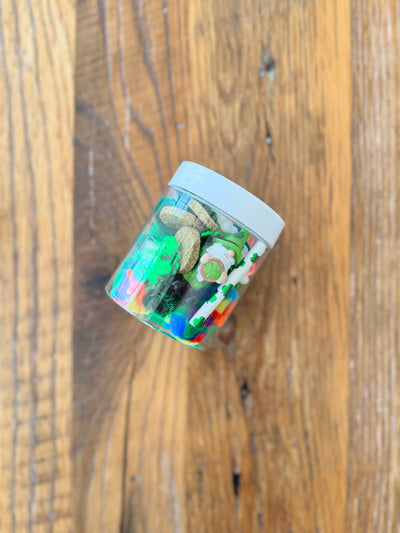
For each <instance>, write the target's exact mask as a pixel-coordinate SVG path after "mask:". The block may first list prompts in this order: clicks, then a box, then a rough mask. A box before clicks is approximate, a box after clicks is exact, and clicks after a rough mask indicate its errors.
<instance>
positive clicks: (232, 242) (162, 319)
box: [106, 161, 285, 348]
mask: <svg viewBox="0 0 400 533" xmlns="http://www.w3.org/2000/svg"><path fill="white" fill-rule="evenodd" d="M284 225H285V224H284V222H283V220H282V219H281V218H280V216H279V215H278V214H277V213H275V211H273V210H272V209H271V208H270V207H268V206H267V205H266V204H265V203H264V202H262V201H261V200H259V199H258V198H257V197H255V196H253V195H252V194H251V193H249V192H248V191H246V190H245V189H243V188H242V187H240V186H239V185H237V184H236V183H234V182H232V181H230V180H228V179H227V178H224V177H223V176H221V175H220V174H217V173H216V172H213V171H212V170H209V169H208V168H206V167H203V166H201V165H198V164H196V163H190V162H188V161H185V162H184V163H182V164H181V165H180V167H179V168H178V170H177V171H176V173H175V175H174V177H173V178H172V180H171V181H170V183H169V184H168V187H167V190H166V191H165V193H164V196H163V197H162V198H161V200H160V201H159V203H158V204H157V206H156V208H155V210H154V212H153V214H152V215H151V217H150V218H149V220H148V221H147V222H146V224H145V225H144V227H143V229H142V232H141V233H140V235H139V236H138V237H137V239H136V241H135V242H134V244H133V245H132V247H131V248H130V249H129V251H128V253H127V254H126V255H125V258H124V259H123V261H122V262H121V263H120V265H119V266H118V268H117V269H116V270H115V272H114V274H113V276H112V277H111V279H110V281H109V282H108V284H107V286H106V291H107V294H108V295H109V296H110V298H111V299H112V300H114V301H115V302H116V303H117V304H118V305H120V306H121V307H122V308H123V309H125V310H126V311H128V312H129V313H131V314H132V315H134V316H136V317H137V318H139V319H140V320H141V321H142V322H144V323H146V324H148V325H149V326H151V327H153V328H154V329H157V330H158V331H161V332H163V333H165V334H166V335H169V336H170V337H172V338H174V339H176V340H178V341H180V342H183V343H184V344H188V345H191V346H194V347H196V348H204V347H208V346H209V344H210V343H209V339H210V336H211V335H212V334H213V332H214V331H215V330H216V329H217V328H218V327H220V326H222V324H223V323H224V322H225V320H226V319H227V318H228V316H229V314H230V313H231V312H232V310H233V308H234V307H235V305H236V304H237V302H238V300H239V298H240V296H241V294H242V293H243V291H244V289H245V288H246V287H247V285H248V282H249V280H251V279H252V278H253V277H254V274H255V272H256V271H257V270H258V268H259V267H260V265H261V263H262V262H263V261H264V259H265V258H266V256H267V254H268V252H269V250H270V249H271V248H272V247H273V246H274V244H275V242H276V241H277V239H278V237H279V235H280V233H281V231H282V229H283V227H284Z"/></svg>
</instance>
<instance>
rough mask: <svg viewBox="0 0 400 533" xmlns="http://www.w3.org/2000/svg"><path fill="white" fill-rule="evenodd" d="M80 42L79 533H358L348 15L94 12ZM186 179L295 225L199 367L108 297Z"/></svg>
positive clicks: (167, 7)
mask: <svg viewBox="0 0 400 533" xmlns="http://www.w3.org/2000/svg"><path fill="white" fill-rule="evenodd" d="M77 31H78V41H77V43H78V44H77V47H78V50H79V53H78V58H77V76H76V83H77V89H76V93H77V120H76V124H77V147H76V158H75V165H76V188H75V205H76V214H77V216H76V226H75V227H76V233H75V239H76V254H75V269H76V283H75V295H76V299H75V373H74V397H75V401H76V408H75V420H76V424H75V431H74V442H75V448H74V449H75V481H74V483H75V486H76V487H77V491H76V499H75V511H76V526H75V527H76V529H77V530H79V531H101V530H104V531H116V530H118V529H119V530H120V531H163V532H164V531H165V532H168V531H196V532H198V531H265V530H278V531H279V530H280V531H290V530H292V531H316V530H319V531H324V532H329V531H335V532H336V531H338V528H339V529H341V530H343V529H344V525H345V508H346V505H345V503H346V502H345V498H346V481H347V468H346V467H347V462H346V461H347V455H346V454H347V438H348V427H347V401H348V381H347V378H348V364H349V356H348V354H349V346H348V341H349V331H348V324H349V302H348V297H347V296H348V286H349V227H350V218H349V215H350V184H351V154H350V136H349V131H350V116H351V115H350V105H351V88H350V80H351V70H350V67H351V65H350V12H349V8H348V5H347V4H346V3H345V2H344V1H343V0H338V1H336V2H332V3H322V4H320V5H318V6H316V5H315V4H308V3H307V4H298V3H296V4H288V5H282V4H278V3H273V4H271V3H270V4H268V5H267V3H265V4H263V3H262V2H250V1H249V2H240V3H239V2H234V3H232V2H227V1H226V0H221V1H219V2H212V3H211V2H200V1H193V2H190V3H179V2H178V3H175V4H172V3H168V2H167V1H166V0H164V1H163V2H162V1H161V0H160V1H158V0H149V1H148V2H146V3H144V2H139V1H134V2H133V3H131V2H125V1H122V2H119V3H117V4H113V3H107V2H94V1H87V2H84V3H80V4H79V5H78V30H77ZM338 102H340V105H338ZM186 157H188V158H190V159H193V160H196V161H198V162H200V163H204V164H206V165H208V166H211V167H214V168H215V169H217V170H219V171H221V172H223V173H226V174H227V175H228V176H231V177H233V178H236V180H237V181H238V183H240V184H243V185H245V186H246V187H247V188H248V189H249V190H251V191H252V192H254V193H255V194H257V195H259V196H260V197H261V198H263V199H265V200H266V201H267V202H269V203H270V204H271V205H272V206H273V207H275V208H276V209H277V210H278V211H279V212H281V213H282V215H283V216H284V218H285V219H286V221H287V223H288V226H287V229H286V230H285V235H284V237H283V239H282V241H281V243H280V244H279V245H278V247H277V249H276V251H275V252H274V253H273V255H272V257H271V259H270V261H269V264H268V265H267V266H266V267H265V268H264V271H263V272H262V273H261V272H260V274H259V275H258V277H259V279H258V280H257V284H256V285H255V286H254V287H252V288H250V289H249V291H248V293H247V294H246V295H245V297H244V302H243V303H242V305H241V306H240V307H239V308H238V310H237V312H236V313H235V317H234V318H233V319H232V321H231V322H230V324H229V325H227V327H226V328H225V330H224V331H223V332H222V334H221V337H220V345H219V348H217V349H216V350H214V351H212V352H210V353H208V354H204V355H199V354H198V353H197V352H194V353H193V352H192V351H190V350H189V349H186V348H180V347H179V345H177V344H175V343H173V342H172V341H170V340H168V339H163V338H162V337H161V336H160V335H157V334H154V333H153V332H151V331H150V330H148V329H146V328H145V327H144V326H143V325H141V324H140V323H137V322H136V321H133V320H132V319H131V317H129V316H128V315H127V314H126V313H124V312H123V311H121V310H120V309H118V308H117V307H116V306H113V305H112V303H110V302H108V301H106V299H105V297H104V294H103V285H104V283H105V279H106V278H107V277H108V275H110V273H111V272H112V270H113V269H114V268H115V266H116V264H117V262H118V260H119V259H120V257H121V255H122V254H123V253H124V251H125V250H126V248H127V247H128V245H129V244H130V242H131V241H132V238H133V237H134V235H135V234H136V233H137V232H138V230H139V229H140V226H141V225H142V223H143V222H144V220H145V217H146V213H148V212H149V211H150V210H151V207H152V205H153V204H154V202H155V201H156V199H157V197H158V195H159V194H160V192H161V190H162V187H163V185H165V183H166V182H167V181H168V179H169V177H170V175H171V171H172V169H173V168H175V167H176V166H177V164H178V162H179V160H181V159H184V158H186ZM183 451H184V453H183Z"/></svg>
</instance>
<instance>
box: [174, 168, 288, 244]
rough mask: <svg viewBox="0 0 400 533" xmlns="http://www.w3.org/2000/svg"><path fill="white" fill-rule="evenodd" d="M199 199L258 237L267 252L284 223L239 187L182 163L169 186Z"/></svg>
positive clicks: (221, 177)
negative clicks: (266, 246)
mask: <svg viewBox="0 0 400 533" xmlns="http://www.w3.org/2000/svg"><path fill="white" fill-rule="evenodd" d="M169 185H171V186H172V187H177V188H179V189H183V190H185V191H186V192H188V193H189V194H190V193H192V194H194V195H196V196H198V197H200V198H202V199H203V200H204V201H206V202H207V203H209V204H211V205H213V206H214V207H216V208H217V209H220V210H221V211H223V212H224V213H226V214H227V215H228V216H230V217H232V218H234V219H236V220H237V221H238V222H241V223H242V224H243V226H246V227H247V228H248V229H249V230H251V231H252V232H254V233H255V234H257V235H258V236H259V237H261V238H262V239H263V240H264V241H265V242H266V243H267V244H268V246H269V247H270V248H272V247H273V246H274V244H275V243H276V241H277V240H278V237H279V235H280V234H281V231H282V230H283V228H284V226H285V223H284V221H283V220H282V219H281V217H280V216H279V215H278V214H277V213H275V211H274V210H273V209H271V208H270V207H268V206H267V204H265V203H264V202H262V201H261V200H260V199H259V198H257V197H256V196H254V195H253V194H251V193H250V192H249V191H246V189H243V187H240V185H237V184H236V183H234V182H233V181H231V180H229V179H227V178H225V177H224V176H222V175H221V174H218V173H217V172H214V171H213V170H210V169H209V168H206V167H203V166H202V165H198V164H197V163H191V162H190V161H184V162H183V163H182V164H181V165H180V167H179V168H178V170H177V171H176V172H175V174H174V176H173V178H172V179H171V181H170V182H169Z"/></svg>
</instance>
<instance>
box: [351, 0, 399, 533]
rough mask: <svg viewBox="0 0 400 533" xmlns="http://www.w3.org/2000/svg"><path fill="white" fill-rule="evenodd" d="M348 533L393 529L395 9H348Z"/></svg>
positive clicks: (366, 4) (359, 5)
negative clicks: (350, 48) (350, 145)
mask: <svg viewBox="0 0 400 533" xmlns="http://www.w3.org/2000/svg"><path fill="white" fill-rule="evenodd" d="M352 20H353V27H352V36H353V39H352V40H353V54H352V55H353V80H354V83H353V124H352V126H353V127H352V137H353V184H352V232H351V351H350V354H351V358H350V386H351V391H352V394H351V402H350V406H349V420H350V433H349V467H348V486H349V487H348V497H347V517H348V531H351V532H364V531H385V532H388V533H391V532H397V531H399V523H400V506H399V502H400V478H399V464H400V454H399V432H400V426H399V414H400V405H399V390H400V388H399V385H400V376H399V356H400V336H399V331H400V329H399V324H400V218H399V213H400V145H399V133H400V68H399V57H400V9H399V3H398V2H395V1H391V2H390V1H389V2H383V1H381V2H372V1H368V0H362V1H354V2H353V16H352Z"/></svg>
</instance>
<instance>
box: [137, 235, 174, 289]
mask: <svg viewBox="0 0 400 533" xmlns="http://www.w3.org/2000/svg"><path fill="white" fill-rule="evenodd" d="M136 246H137V248H136V250H135V252H134V254H133V255H132V258H131V260H132V261H135V262H136V264H135V266H134V268H133V273H134V275H135V277H136V279H137V280H138V281H148V282H149V286H151V285H156V284H158V283H161V281H162V280H163V278H164V277H165V276H173V275H174V274H175V273H176V272H177V271H178V268H179V261H180V253H179V248H180V246H179V243H178V242H177V240H176V239H175V237H172V236H167V237H156V236H152V237H149V236H148V235H139V237H138V239H137V243H136Z"/></svg>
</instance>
